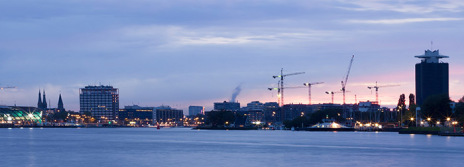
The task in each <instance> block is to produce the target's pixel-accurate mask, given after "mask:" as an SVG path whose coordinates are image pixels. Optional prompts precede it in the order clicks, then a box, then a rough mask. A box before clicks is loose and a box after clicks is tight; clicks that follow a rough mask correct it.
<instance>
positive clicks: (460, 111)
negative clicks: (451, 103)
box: [454, 96, 464, 125]
mask: <svg viewBox="0 0 464 167" xmlns="http://www.w3.org/2000/svg"><path fill="white" fill-rule="evenodd" d="M454 117H455V118H456V121H458V123H459V124H460V125H462V124H463V123H464V96H463V97H462V98H461V99H459V101H458V103H457V104H456V108H455V109H454Z"/></svg>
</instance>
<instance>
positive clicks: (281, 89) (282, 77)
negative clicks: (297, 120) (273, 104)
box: [272, 68, 304, 105]
mask: <svg viewBox="0 0 464 167" xmlns="http://www.w3.org/2000/svg"><path fill="white" fill-rule="evenodd" d="M299 74H304V72H295V73H290V74H284V69H283V68H282V69H281V70H280V75H277V76H276V75H274V76H272V77H273V78H280V102H279V105H284V78H285V77H288V76H292V75H299Z"/></svg>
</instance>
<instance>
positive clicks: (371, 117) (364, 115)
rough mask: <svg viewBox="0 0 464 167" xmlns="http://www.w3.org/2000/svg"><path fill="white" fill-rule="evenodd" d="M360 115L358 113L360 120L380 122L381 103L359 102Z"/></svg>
mask: <svg viewBox="0 0 464 167" xmlns="http://www.w3.org/2000/svg"><path fill="white" fill-rule="evenodd" d="M358 111H359V112H360V113H359V115H356V117H357V118H358V120H359V121H364V122H380V120H381V119H380V115H381V110H380V105H379V103H378V102H377V101H364V102H363V101H360V102H359V104H358Z"/></svg>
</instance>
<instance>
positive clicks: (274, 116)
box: [263, 102, 281, 124]
mask: <svg viewBox="0 0 464 167" xmlns="http://www.w3.org/2000/svg"><path fill="white" fill-rule="evenodd" d="M263 113H264V120H265V121H266V122H267V123H268V124H272V123H275V122H278V121H281V119H280V108H279V103H277V102H266V103H264V104H263Z"/></svg>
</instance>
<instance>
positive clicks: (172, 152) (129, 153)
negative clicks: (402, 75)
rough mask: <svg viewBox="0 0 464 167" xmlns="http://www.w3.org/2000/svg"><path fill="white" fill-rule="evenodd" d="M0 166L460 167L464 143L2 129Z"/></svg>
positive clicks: (348, 135) (381, 136)
mask: <svg viewBox="0 0 464 167" xmlns="http://www.w3.org/2000/svg"><path fill="white" fill-rule="evenodd" d="M0 143H1V144H2V146H1V151H0V155H1V157H0V166H85V167H88V166H231V167H243V166H355V165H357V166H368V165H369V166H435V167H436V166H462V164H463V163H464V138H462V137H441V136H430V135H429V136H427V135H399V134H397V133H389V132H384V133H374V132H338V133H337V132H292V131H207V130H201V131H200V130H190V129H187V128H166V129H161V130H156V129H151V128H150V129H148V128H114V129H107V128H95V129H93V128H88V129H85V128H83V129H28V128H25V129H0Z"/></svg>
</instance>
